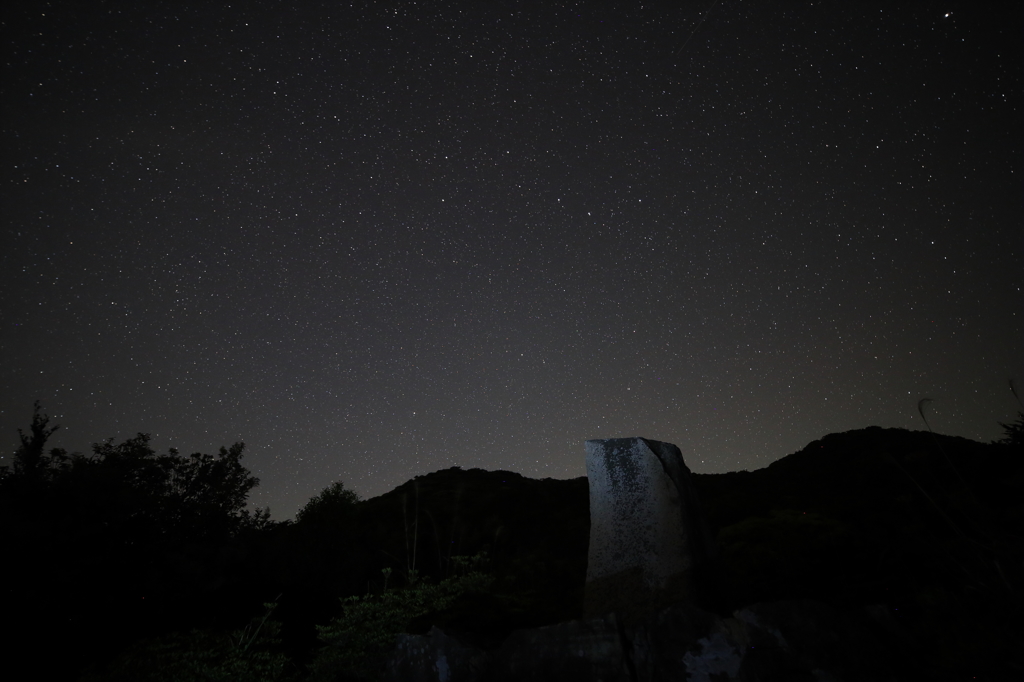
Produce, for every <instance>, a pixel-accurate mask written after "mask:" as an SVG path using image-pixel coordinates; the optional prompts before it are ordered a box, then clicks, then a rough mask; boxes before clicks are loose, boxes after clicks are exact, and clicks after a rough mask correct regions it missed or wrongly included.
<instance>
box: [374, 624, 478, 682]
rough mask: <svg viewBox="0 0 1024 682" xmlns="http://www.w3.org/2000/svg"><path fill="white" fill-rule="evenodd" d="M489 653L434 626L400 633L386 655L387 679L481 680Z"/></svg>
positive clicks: (408, 681) (419, 681)
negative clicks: (415, 632) (419, 631)
mask: <svg viewBox="0 0 1024 682" xmlns="http://www.w3.org/2000/svg"><path fill="white" fill-rule="evenodd" d="M489 662H490V656H489V655H488V654H487V653H486V652H485V651H483V650H482V649H480V648H478V647H476V646H473V645H472V644H469V643H466V642H463V641H462V640H460V639H458V638H456V637H453V636H450V635H448V634H446V633H444V632H443V631H441V630H440V629H438V628H437V627H431V628H430V631H429V632H428V633H427V634H426V635H407V634H402V635H399V636H398V638H397V639H396V641H395V648H394V650H393V651H392V653H391V656H390V657H389V658H388V661H387V665H386V667H385V672H384V679H385V680H386V681H387V682H480V681H481V680H487V679H489V678H488V677H487V676H486V670H487V667H488V665H489Z"/></svg>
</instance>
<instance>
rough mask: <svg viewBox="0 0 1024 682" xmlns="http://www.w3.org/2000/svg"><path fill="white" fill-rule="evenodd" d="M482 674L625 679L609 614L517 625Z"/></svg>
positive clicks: (546, 679) (572, 680) (599, 681)
mask: <svg viewBox="0 0 1024 682" xmlns="http://www.w3.org/2000/svg"><path fill="white" fill-rule="evenodd" d="M488 679H491V680H495V681H500V682H512V681H516V682H519V681H521V680H530V681H531V682H630V681H631V675H630V673H629V669H628V663H627V655H626V650H625V649H624V647H623V639H622V636H621V634H620V632H619V626H618V622H617V621H616V618H615V615H614V614H607V615H605V616H604V617H602V618H593V619H589V620H573V621H567V622H565V623H558V624H557V625H549V626H547V627H542V628H535V629H531V630H517V631H516V632H513V633H512V634H511V635H510V636H509V637H508V639H506V640H505V642H504V643H502V645H501V648H500V649H499V650H498V652H497V653H496V655H495V661H494V667H493V668H492V669H491V671H490V674H489V676H488Z"/></svg>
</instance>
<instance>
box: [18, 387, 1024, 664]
mask: <svg viewBox="0 0 1024 682" xmlns="http://www.w3.org/2000/svg"><path fill="white" fill-rule="evenodd" d="M1002 426H1003V428H1004V433H1005V436H1004V437H1003V438H1002V439H1001V440H1000V441H997V442H994V443H987V444H986V443H977V442H974V441H970V440H967V439H963V438H953V437H949V436H941V435H936V434H933V433H930V432H914V431H906V430H902V429H880V428H878V427H870V428H867V429H861V430H858V431H851V432H847V433H843V434H832V435H829V436H826V437H825V438H823V439H821V440H820V441H815V442H813V443H811V444H809V445H808V446H807V447H805V448H804V449H803V450H801V451H800V452H798V453H794V454H792V455H789V456H788V457H785V458H783V459H781V460H779V461H777V462H775V463H773V464H772V465H770V466H768V467H766V468H765V469H761V470H758V471H753V472H734V473H729V474H717V475H696V476H695V477H694V480H695V485H696V487H697V490H698V493H699V495H700V497H701V503H702V505H703V507H704V509H705V512H706V514H707V516H708V519H709V522H710V524H711V525H712V527H713V530H714V532H715V533H716V536H717V541H718V547H719V561H720V564H719V566H718V568H717V573H718V575H719V577H720V582H721V584H720V586H719V587H720V589H719V590H718V593H716V594H715V596H714V599H713V603H709V604H707V605H706V606H708V607H709V608H712V609H713V610H717V611H718V612H719V613H722V614H727V613H729V612H730V611H731V610H733V609H735V608H738V607H741V606H743V605H746V604H750V603H753V602H756V601H764V600H773V599H796V598H813V599H819V600H823V601H827V602H830V603H832V604H833V605H836V606H839V607H842V608H845V609H848V610H851V611H856V612H858V613H861V614H862V615H863V614H869V615H870V620H871V622H872V623H873V626H874V627H876V628H877V630H878V633H879V637H880V639H881V640H882V641H885V642H886V646H887V647H889V649H890V654H891V656H892V659H893V661H894V666H895V667H896V668H897V669H900V670H902V671H903V672H904V673H905V676H906V677H907V678H908V679H916V678H919V677H922V676H923V677H927V678H929V679H959V678H961V677H963V676H965V675H966V676H968V677H972V676H973V677H976V678H978V679H984V678H985V676H986V675H990V676H997V675H1000V674H1002V675H1006V674H1010V675H1015V674H1018V673H1024V669H1021V668H1020V667H1019V665H1018V664H1015V663H1014V662H1013V661H1014V660H1016V659H1015V658H1014V655H1013V653H1012V652H1014V651H1015V650H1016V647H1017V645H1018V644H1019V643H1020V642H1021V641H1024V628H1022V627H1021V625H1020V623H1019V619H1018V618H1017V616H1016V613H1017V610H1019V608H1020V606H1022V605H1024V604H1022V596H1024V595H1022V588H1024V539H1022V535H1024V414H1019V415H1018V419H1017V420H1016V421H1014V422H1013V423H1010V424H1003V425H1002ZM57 428H58V427H57V426H51V425H50V420H49V419H48V418H47V416H46V415H45V414H43V413H42V410H41V407H40V405H39V404H38V403H37V404H36V405H35V408H34V411H33V416H32V421H31V424H30V426H29V429H28V431H27V432H22V431H19V435H20V440H21V442H20V447H19V448H18V450H17V452H16V453H15V454H14V457H13V464H12V466H11V467H10V468H0V528H2V531H3V541H2V547H3V556H4V560H3V561H2V562H0V566H2V568H0V585H2V586H3V587H2V589H3V594H4V601H3V615H4V617H3V623H4V629H5V631H4V632H3V633H0V637H2V640H0V641H3V642H4V646H5V648H6V650H7V651H8V652H9V655H8V656H7V661H6V662H7V663H8V665H7V666H5V667H6V668H7V669H8V670H9V671H16V670H24V671H26V672H25V674H23V675H22V678H23V679H84V680H91V681H94V682H99V681H100V680H104V681H107V682H113V681H115V680H215V679H224V680H228V679H245V680H285V679H289V680H345V679H369V678H372V670H373V665H376V663H377V662H379V661H377V659H372V658H367V657H366V656H362V657H361V658H359V657H358V656H356V657H353V656H354V655H353V654H352V652H351V651H349V652H347V653H346V651H345V646H347V645H348V646H349V647H350V648H351V646H354V645H353V644H352V642H356V641H358V642H364V644H363V645H361V646H363V647H364V648H365V647H366V646H368V645H366V644H365V642H376V643H377V644H375V645H374V646H377V647H378V648H379V649H381V646H380V643H382V642H383V643H386V642H387V641H389V640H388V638H389V637H390V636H391V635H392V634H393V632H396V631H406V632H426V630H427V629H429V627H430V626H431V625H439V626H441V627H445V628H450V629H454V630H457V631H462V632H471V633H474V635H475V636H476V637H477V638H478V641H479V642H481V643H482V644H484V645H486V644H488V643H490V644H494V643H497V642H500V641H501V639H502V638H503V637H505V636H507V635H508V633H509V632H511V631H512V630H513V629H515V628H521V627H536V626H540V625H545V624H550V623H555V622H559V621H563V620H569V619H573V618H579V617H580V614H581V607H582V597H583V586H584V578H585V573H586V557H587V545H588V534H589V504H588V499H589V497H588V495H589V493H588V488H587V481H586V479H585V478H579V479H573V480H552V479H544V480H534V479H528V478H524V477H522V476H520V475H518V474H514V473H511V472H505V471H483V470H480V469H471V470H468V471H464V470H461V469H459V468H457V467H456V468H452V469H448V470H445V471H439V472H435V473H432V474H428V475H426V476H420V477H417V478H415V479H413V480H411V481H408V482H407V483H405V484H403V485H401V486H399V487H398V488H396V489H395V490H393V491H391V492H389V493H387V494H385V495H382V496H380V497H377V498H373V499H370V500H366V501H361V500H359V498H358V497H357V496H356V495H355V494H354V493H353V492H352V491H350V490H348V489H346V488H345V486H344V485H343V484H342V483H341V482H335V483H333V484H332V485H330V486H328V487H327V488H326V489H325V490H323V491H322V492H321V493H320V494H318V495H317V496H315V497H314V498H313V499H311V500H310V501H309V502H308V503H307V504H306V505H305V507H304V508H303V509H302V510H301V511H300V512H299V514H298V515H297V517H296V519H295V521H294V522H292V521H286V522H274V521H271V520H270V518H269V510H267V509H264V510H257V511H255V512H254V511H250V510H248V509H247V508H246V505H247V499H248V495H249V493H250V492H251V491H252V490H253V488H254V487H255V486H256V485H258V483H259V482H258V480H257V479H256V478H255V477H253V476H252V475H251V473H250V472H249V471H248V470H247V469H246V468H245V466H244V465H243V464H242V459H243V455H244V445H243V444H242V443H236V444H234V445H232V446H231V447H228V448H221V449H220V450H219V452H217V454H215V455H208V454H202V453H195V454H191V455H187V456H186V455H182V454H180V453H178V452H176V451H174V450H170V451H168V452H167V453H164V454H160V453H157V452H155V451H154V450H153V449H152V448H151V447H150V444H149V443H150V439H149V437H148V436H147V435H145V434H138V435H137V436H135V437H134V438H130V439H128V440H125V441H124V442H122V443H115V442H113V441H112V440H111V441H106V442H103V443H98V444H95V445H93V446H92V449H91V451H90V452H89V453H88V454H80V453H68V452H66V451H65V450H61V449H49V450H48V449H47V447H46V443H47V441H48V439H49V438H50V436H51V435H52V434H53V433H54V431H55V430H56V429H57ZM469 557H472V559H470V558H469ZM467 567H470V568H467ZM467 570H468V571H469V572H468V573H467ZM865 617H866V618H867V617H868V616H865ZM354 633H358V634H359V637H355V636H354ZM346 642H347V643H348V644H346ZM381 650H383V649H381ZM357 653H362V654H365V653H366V652H365V651H364V652H357ZM357 659H358V663H359V667H349V668H346V667H345V665H347V663H346V661H347V662H349V663H351V662H352V661H354V660H357ZM1015 665H1017V667H1014V666H1015ZM5 679H18V677H17V675H16V674H15V675H14V676H6V675H5Z"/></svg>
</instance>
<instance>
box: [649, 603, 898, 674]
mask: <svg viewBox="0 0 1024 682" xmlns="http://www.w3.org/2000/svg"><path fill="white" fill-rule="evenodd" d="M632 661H633V665H634V668H635V671H636V678H635V679H636V682H672V681H675V680H688V681H689V682H711V681H712V680H730V681H733V680H735V681H737V682H760V681H770V680H807V682H811V681H815V680H816V681H823V680H827V681H829V682H833V681H834V682H840V681H841V682H868V681H869V680H878V681H879V682H883V681H885V680H892V679H894V675H893V672H892V668H891V667H890V665H889V663H888V661H887V660H886V656H885V655H884V653H883V646H882V644H881V643H880V642H879V641H877V640H876V639H875V638H874V637H873V635H872V634H871V632H870V628H868V627H867V626H866V624H864V623H861V622H858V621H857V620H856V619H855V618H853V617H851V616H850V615H848V614H843V613H841V612H839V611H836V610H835V609H833V608H831V607H830V606H828V605H827V604H823V603H820V602H814V601H808V600H799V601H780V602H771V603H763V604H755V605H753V606H748V607H746V608H743V609H740V610H738V611H736V612H735V613H734V614H733V617H731V618H721V617H719V616H716V615H714V614H712V613H709V612H707V611H703V610H701V609H699V608H697V607H694V606H692V605H689V604H676V605H673V606H670V607H668V608H666V609H664V610H662V611H660V612H659V613H657V614H654V615H652V616H651V617H649V618H648V619H647V620H646V621H645V622H644V623H642V624H640V625H639V626H638V627H637V628H636V629H635V630H634V632H633V636H632Z"/></svg>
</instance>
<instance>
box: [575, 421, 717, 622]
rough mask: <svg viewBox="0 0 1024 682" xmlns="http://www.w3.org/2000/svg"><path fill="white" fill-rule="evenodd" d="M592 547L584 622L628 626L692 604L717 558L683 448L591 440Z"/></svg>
mask: <svg viewBox="0 0 1024 682" xmlns="http://www.w3.org/2000/svg"><path fill="white" fill-rule="evenodd" d="M586 452H587V460H586V461H587V479H588V481H589V485H590V547H589V554H588V558H587V582H586V590H585V593H584V607H583V612H584V617H594V616H598V615H600V614H603V613H608V612H610V611H615V612H616V613H617V614H618V615H619V617H620V618H621V619H622V621H623V622H624V623H626V624H627V625H628V624H632V623H635V622H638V621H639V620H641V619H643V618H644V617H645V616H646V615H648V614H649V613H651V612H653V611H654V610H656V609H657V608H659V607H660V606H662V605H664V604H666V603H673V602H678V601H693V600H694V598H695V596H696V593H697V589H698V585H697V583H698V582H699V581H698V579H697V576H698V574H699V571H700V570H701V568H703V567H704V566H706V565H707V563H708V562H709V561H710V558H711V554H712V549H711V548H712V546H713V545H712V541H711V535H710V533H709V531H708V529H707V525H706V523H705V522H704V519H703V516H702V513H701V510H700V507H699V504H698V502H697V495H696V491H695V490H694V487H693V483H692V481H691V480H690V470H689V469H688V468H687V467H686V464H685V463H684V462H683V456H682V453H680V452H679V448H677V447H676V446H675V445H672V444H671V443H661V442H659V441H653V440H646V439H644V438H613V439H609V440H588V441H587V443H586Z"/></svg>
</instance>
